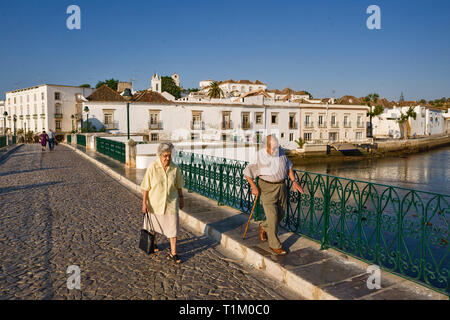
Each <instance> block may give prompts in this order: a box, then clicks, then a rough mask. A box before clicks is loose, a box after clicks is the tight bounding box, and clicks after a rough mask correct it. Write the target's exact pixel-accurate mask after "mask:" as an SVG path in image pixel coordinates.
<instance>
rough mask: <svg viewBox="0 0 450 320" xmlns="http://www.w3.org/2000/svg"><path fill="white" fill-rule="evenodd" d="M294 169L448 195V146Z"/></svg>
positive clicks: (449, 184)
mask: <svg viewBox="0 0 450 320" xmlns="http://www.w3.org/2000/svg"><path fill="white" fill-rule="evenodd" d="M295 169H299V170H305V171H310V172H316V173H324V174H329V175H332V176H338V177H344V178H348V179H356V180H362V181H369V182H374V183H381V184H387V185H392V186H398V187H406V188H412V189H416V190H421V191H429V192H437V193H443V194H447V195H450V146H448V147H443V148H439V149H434V150H431V151H428V152H424V153H416V154H411V155H407V156H402V157H386V158H379V159H364V160H361V161H354V162H335V163H320V164H306V165H297V166H295Z"/></svg>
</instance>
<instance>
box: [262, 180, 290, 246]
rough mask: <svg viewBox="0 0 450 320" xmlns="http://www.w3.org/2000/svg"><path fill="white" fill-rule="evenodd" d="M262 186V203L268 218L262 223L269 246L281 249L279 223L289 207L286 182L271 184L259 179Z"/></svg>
mask: <svg viewBox="0 0 450 320" xmlns="http://www.w3.org/2000/svg"><path fill="white" fill-rule="evenodd" d="M259 187H260V188H261V203H262V205H263V208H264V212H265V214H266V220H265V221H264V222H263V223H262V224H261V226H262V227H263V229H264V231H265V232H266V233H267V240H268V241H269V247H271V248H273V249H280V248H281V243H280V239H278V225H279V224H280V222H281V220H283V217H284V214H285V212H286V209H287V188H286V184H285V183H284V182H283V183H279V184H271V183H267V182H265V181H262V180H261V179H260V180H259Z"/></svg>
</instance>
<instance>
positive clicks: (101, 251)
mask: <svg viewBox="0 0 450 320" xmlns="http://www.w3.org/2000/svg"><path fill="white" fill-rule="evenodd" d="M143 173H144V170H136V169H128V168H126V167H125V166H124V165H122V164H120V163H119V162H117V161H114V160H111V159H109V158H107V157H105V156H103V155H100V154H98V153H96V152H94V151H90V150H88V151H86V149H85V148H83V147H77V148H76V149H75V148H73V147H69V146H65V145H59V146H57V147H56V149H55V152H53V153H50V152H44V153H42V152H41V151H40V148H39V146H38V145H26V146H23V147H22V148H20V149H18V150H16V151H15V152H14V153H12V154H11V155H10V156H9V157H8V158H7V159H5V160H4V161H3V163H0V181H1V187H0V204H1V208H2V210H1V213H0V219H1V221H2V223H1V227H0V228H1V230H0V243H1V246H2V248H1V251H0V261H1V263H0V267H1V269H0V299H33V298H35V299H255V300H264V299H303V298H305V299H448V297H447V296H445V295H442V294H439V293H436V292H435V291H432V290H430V289H428V288H425V287H423V286H420V285H418V284H416V283H413V282H411V281H408V280H405V279H403V278H400V277H398V276H395V275H392V274H390V273H387V272H384V271H382V272H381V289H369V288H368V286H367V279H368V277H369V276H370V275H369V274H368V273H367V265H366V264H364V263H362V262H361V261H359V260H356V259H353V258H351V257H349V256H346V255H344V254H342V253H338V252H336V251H334V250H332V249H328V250H322V251H320V250H319V244H317V243H315V242H312V241H310V240H307V239H306V238H303V237H300V236H297V235H295V234H292V233H289V232H283V233H282V235H281V237H280V238H281V241H282V243H283V246H284V248H285V249H287V251H288V255H287V256H285V257H278V256H274V255H272V254H271V253H270V252H269V248H268V247H267V243H261V242H260V241H259V239H258V233H257V230H258V227H257V224H256V223H251V225H250V228H249V231H248V234H247V238H246V239H245V240H242V234H243V231H244V228H245V224H246V222H247V219H248V216H247V215H245V214H242V213H240V212H238V211H237V210H235V209H232V208H229V207H226V206H218V205H217V202H216V201H212V200H210V199H207V198H205V197H203V196H200V195H197V194H194V193H188V192H187V191H186V190H185V197H186V201H185V202H186V207H185V208H184V209H183V210H181V212H180V217H181V220H182V226H183V232H182V237H181V238H180V243H179V252H180V255H181V257H182V258H183V260H184V261H185V262H184V263H183V264H181V265H180V266H175V265H172V264H171V263H170V262H169V261H168V260H167V258H166V256H167V251H168V243H167V242H166V241H165V240H163V242H161V241H160V243H161V246H162V249H163V251H162V252H160V253H158V254H156V255H152V256H146V255H145V254H143V253H142V252H140V250H139V249H138V248H137V241H138V232H139V229H140V226H141V222H142V220H141V219H142V216H141V215H140V198H139V188H138V186H139V184H140V180H141V179H142V176H143ZM69 265H78V266H79V267H80V269H81V290H68V289H67V286H66V280H67V275H66V269H67V267H68V266H69Z"/></svg>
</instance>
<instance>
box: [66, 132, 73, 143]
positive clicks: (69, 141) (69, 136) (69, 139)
mask: <svg viewBox="0 0 450 320" xmlns="http://www.w3.org/2000/svg"><path fill="white" fill-rule="evenodd" d="M67 143H68V144H72V135H71V134H68V135H67Z"/></svg>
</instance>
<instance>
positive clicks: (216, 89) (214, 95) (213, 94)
mask: <svg viewBox="0 0 450 320" xmlns="http://www.w3.org/2000/svg"><path fill="white" fill-rule="evenodd" d="M223 96H224V93H223V90H222V89H221V88H220V86H219V83H218V82H217V81H213V82H211V84H210V85H209V90H208V97H209V98H210V99H220V98H221V97H223Z"/></svg>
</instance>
